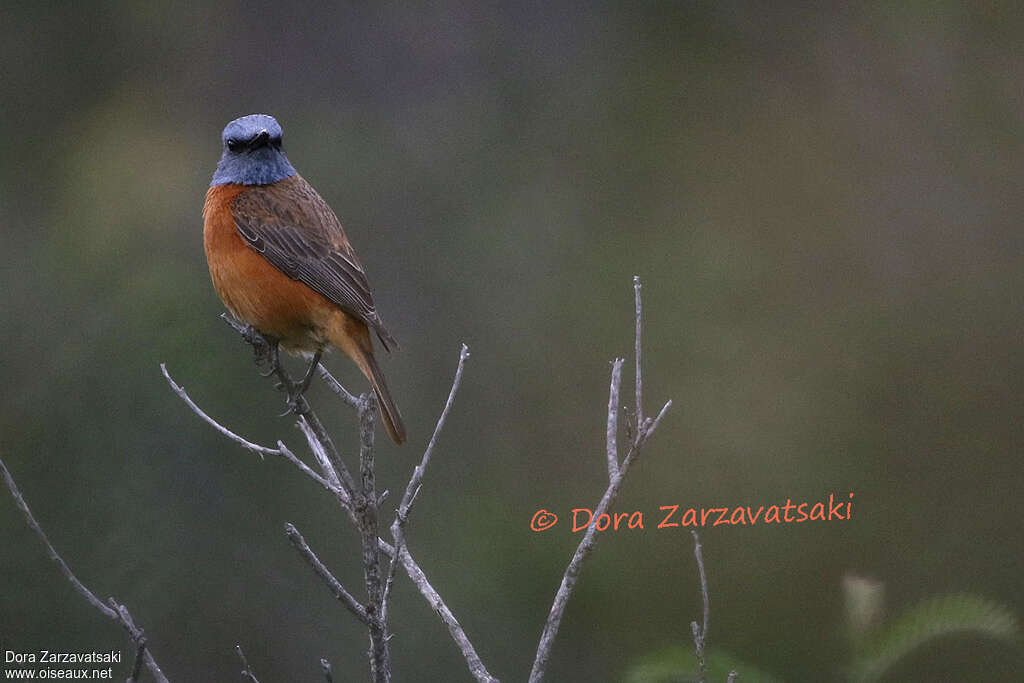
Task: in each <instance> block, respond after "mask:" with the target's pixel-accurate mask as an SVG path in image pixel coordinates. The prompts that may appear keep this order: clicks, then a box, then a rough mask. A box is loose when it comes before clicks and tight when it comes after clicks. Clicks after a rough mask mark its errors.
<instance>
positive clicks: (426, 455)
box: [391, 344, 469, 533]
mask: <svg viewBox="0 0 1024 683" xmlns="http://www.w3.org/2000/svg"><path fill="white" fill-rule="evenodd" d="M467 358H469V347H468V346H466V345H465V344H463V345H462V350H461V351H460V352H459V365H458V367H457V368H456V369H455V379H453V380H452V388H451V390H450V391H449V392H448V400H447V401H446V402H445V404H444V410H442V411H441V417H439V418H438V419H437V424H436V425H435V426H434V434H433V435H432V436H431V437H430V443H428V444H427V448H426V450H424V451H423V458H422V459H421V460H420V464H419V465H418V466H417V467H416V469H414V470H413V473H412V477H410V479H409V484H408V485H407V486H406V487H405V495H403V496H402V502H401V504H400V505H399V506H398V514H397V515H396V516H395V521H394V522H393V523H392V524H391V531H392V533H394V531H395V528H396V525H397V526H398V527H399V528H400V527H401V526H402V525H404V524H405V521H404V519H403V518H405V517H407V516H408V514H409V507H410V506H411V505H412V501H413V498H414V497H415V495H416V493H418V491H419V487H420V485H421V484H422V483H423V475H424V474H425V473H426V471H427V465H429V464H430V456H431V455H432V454H433V453H434V446H435V445H436V444H437V438H438V436H440V434H441V430H442V429H443V428H444V423H445V421H446V420H447V419H448V413H449V412H451V409H452V404H454V403H455V394H457V393H458V391H459V385H461V384H462V371H463V369H464V368H465V366H466V359H467Z"/></svg>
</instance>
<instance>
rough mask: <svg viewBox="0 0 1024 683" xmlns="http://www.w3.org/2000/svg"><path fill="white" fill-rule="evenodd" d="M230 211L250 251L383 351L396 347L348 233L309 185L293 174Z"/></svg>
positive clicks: (252, 192) (250, 193) (247, 194)
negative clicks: (351, 321)
mask: <svg viewBox="0 0 1024 683" xmlns="http://www.w3.org/2000/svg"><path fill="white" fill-rule="evenodd" d="M231 212H232V215H233V216H234V219H235V227H236V228H237V230H238V234H239V235H240V236H241V237H242V239H243V240H244V241H245V243H246V244H247V245H248V246H249V247H251V248H252V249H254V250H255V251H257V252H259V253H260V254H262V255H263V256H264V258H266V259H267V260H268V261H270V263H271V264H272V265H273V266H274V267H275V268H277V269H278V270H280V271H281V272H282V273H284V274H285V275H287V276H288V277H290V278H291V279H293V280H298V281H300V282H302V283H304V284H306V285H307V286H308V287H309V288H310V289H312V290H313V291H315V292H318V293H319V294H321V295H323V296H324V297H325V298H327V299H328V300H329V301H331V302H333V303H335V304H337V305H338V306H340V307H341V308H342V309H344V310H345V311H346V312H347V313H349V314H351V315H354V316H355V317H357V318H359V319H360V320H362V321H363V322H364V323H366V324H367V325H369V326H370V327H371V328H373V329H374V331H375V332H376V333H377V336H378V337H379V338H380V341H381V343H382V344H383V345H384V348H385V349H388V350H389V351H390V350H391V347H392V346H395V340H394V338H393V337H392V336H391V334H390V333H389V332H388V331H387V329H386V328H385V327H384V323H383V322H382V321H381V319H380V316H379V315H378V314H377V311H376V309H375V308H374V306H373V296H372V295H371V294H370V284H369V282H367V280H366V273H364V272H363V266H362V264H361V263H360V262H359V258H358V257H357V256H356V253H355V251H354V250H353V249H352V245H351V244H349V241H348V238H347V237H346V236H345V230H344V229H343V228H342V227H341V223H340V222H339V221H338V217H337V216H335V215H334V212H333V211H331V207H329V206H327V202H325V201H324V200H323V199H322V198H321V197H320V195H319V194H317V192H316V190H314V189H313V187H312V186H311V185H310V184H309V183H307V182H306V181H305V180H303V179H302V178H301V177H300V176H298V175H294V176H292V177H290V178H287V179H286V180H282V181H281V182H279V183H276V184H274V185H261V186H254V187H252V188H250V189H248V190H246V191H244V192H242V193H241V194H239V195H238V197H237V198H236V199H235V201H234V204H233V205H232V208H231Z"/></svg>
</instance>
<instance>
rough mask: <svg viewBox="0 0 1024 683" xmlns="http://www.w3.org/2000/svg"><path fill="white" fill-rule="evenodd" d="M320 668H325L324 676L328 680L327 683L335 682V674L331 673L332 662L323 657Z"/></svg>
mask: <svg viewBox="0 0 1024 683" xmlns="http://www.w3.org/2000/svg"><path fill="white" fill-rule="evenodd" d="M320 668H321V669H323V670H324V678H325V679H326V680H327V683H334V676H333V675H332V674H331V663H330V662H328V661H327V660H326V659H324V658H321V659H320Z"/></svg>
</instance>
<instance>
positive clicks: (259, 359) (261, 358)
mask: <svg viewBox="0 0 1024 683" xmlns="http://www.w3.org/2000/svg"><path fill="white" fill-rule="evenodd" d="M242 337H243V338H244V339H245V341H247V342H249V343H250V344H252V350H253V353H254V355H255V356H256V367H263V364H264V363H266V364H267V365H269V366H270V369H269V370H267V372H261V373H259V375H260V377H270V376H271V375H273V374H274V373H275V372H277V369H278V367H280V360H279V356H278V352H277V351H278V349H277V343H278V342H277V339H276V338H275V337H271V336H269V335H263V334H260V332H259V330H257V329H256V328H255V327H253V326H252V325H249V326H248V327H247V328H245V332H243V333H242Z"/></svg>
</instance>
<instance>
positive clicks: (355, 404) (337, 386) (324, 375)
mask: <svg viewBox="0 0 1024 683" xmlns="http://www.w3.org/2000/svg"><path fill="white" fill-rule="evenodd" d="M316 370H317V373H318V374H319V375H320V379H322V380H323V381H324V383H325V384H326V385H327V388H328V389H330V390H331V391H333V392H334V393H336V394H337V395H338V396H340V397H341V400H342V401H344V402H345V403H347V404H348V405H349V406H351V407H352V408H355V409H356V410H359V399H358V398H356V397H355V396H353V395H352V393H351V392H350V391H349V390H348V389H346V388H345V387H343V386H342V384H341V382H339V381H338V380H336V379H335V378H334V375H332V374H331V373H330V371H329V370H328V369H327V368H326V367H324V364H323V363H320V364H319V365H317V368H316Z"/></svg>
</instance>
